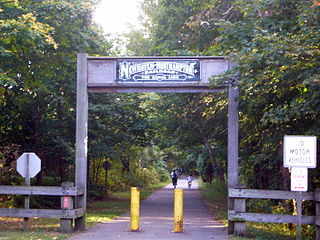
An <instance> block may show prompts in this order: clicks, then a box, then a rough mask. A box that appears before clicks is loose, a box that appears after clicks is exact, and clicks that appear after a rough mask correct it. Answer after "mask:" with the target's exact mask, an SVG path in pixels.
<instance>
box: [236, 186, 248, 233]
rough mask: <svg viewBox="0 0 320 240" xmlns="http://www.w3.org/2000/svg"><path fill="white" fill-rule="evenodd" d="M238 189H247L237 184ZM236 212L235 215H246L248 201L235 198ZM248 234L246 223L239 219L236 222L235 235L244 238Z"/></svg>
mask: <svg viewBox="0 0 320 240" xmlns="http://www.w3.org/2000/svg"><path fill="white" fill-rule="evenodd" d="M236 188H237V189H244V188H246V186H245V185H243V184H237V186H236ZM234 211H235V213H245V212H246V199H245V198H235V199H234ZM245 233H246V222H245V221H244V220H242V219H237V221H234V235H235V236H243V235H244V234H245Z"/></svg>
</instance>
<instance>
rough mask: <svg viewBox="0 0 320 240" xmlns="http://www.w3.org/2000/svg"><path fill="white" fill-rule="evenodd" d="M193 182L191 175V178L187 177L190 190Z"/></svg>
mask: <svg viewBox="0 0 320 240" xmlns="http://www.w3.org/2000/svg"><path fill="white" fill-rule="evenodd" d="M192 181H193V177H192V175H191V174H189V176H188V177H187V182H188V188H189V189H191V185H192Z"/></svg>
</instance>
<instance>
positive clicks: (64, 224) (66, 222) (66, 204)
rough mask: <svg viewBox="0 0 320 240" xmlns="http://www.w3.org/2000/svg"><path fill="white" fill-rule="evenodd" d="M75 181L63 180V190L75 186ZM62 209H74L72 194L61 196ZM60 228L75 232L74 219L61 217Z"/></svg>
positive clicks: (62, 230) (65, 231) (66, 231)
mask: <svg viewBox="0 0 320 240" xmlns="http://www.w3.org/2000/svg"><path fill="white" fill-rule="evenodd" d="M73 186H74V183H73V182H63V183H62V184H61V187H62V189H63V190H65V191H66V190H67V189H66V188H67V187H73ZM61 209H64V210H70V209H74V204H73V198H72V197H71V196H62V197H61ZM60 228H61V232H63V233H71V232H73V219H66V218H61V219H60Z"/></svg>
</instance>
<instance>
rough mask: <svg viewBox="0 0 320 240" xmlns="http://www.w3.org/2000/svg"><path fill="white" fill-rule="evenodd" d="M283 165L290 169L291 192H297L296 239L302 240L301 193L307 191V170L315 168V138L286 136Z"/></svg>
mask: <svg viewBox="0 0 320 240" xmlns="http://www.w3.org/2000/svg"><path fill="white" fill-rule="evenodd" d="M283 155H284V156H283V165H284V167H290V168H291V191H297V192H298V196H297V200H296V204H297V232H296V239H297V240H301V238H302V196H301V195H302V194H301V193H302V192H306V191H308V168H315V167H316V166H317V138H316V137H315V136H288V135H286V136H285V137H284V141H283Z"/></svg>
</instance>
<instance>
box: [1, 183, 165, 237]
mask: <svg viewBox="0 0 320 240" xmlns="http://www.w3.org/2000/svg"><path fill="white" fill-rule="evenodd" d="M167 184H168V183H159V184H156V185H153V186H150V187H146V188H142V189H140V196H141V199H142V200H143V199H145V198H147V197H148V196H149V195H150V194H151V193H153V192H154V191H156V190H157V189H160V188H162V187H164V186H165V185H167ZM129 208H130V190H128V191H123V192H116V193H110V194H108V195H107V196H105V198H104V199H103V200H99V201H92V202H91V201H89V202H88V207H87V218H86V221H87V228H90V227H92V226H94V225H96V224H99V223H103V222H108V221H110V220H111V219H113V218H115V217H117V216H120V215H121V214H123V213H125V212H126V211H128V210H129ZM22 224H23V220H22V219H21V218H4V217H0V240H64V239H68V238H69V237H70V236H71V235H72V234H63V233H60V220H59V219H49V218H32V219H31V231H29V232H23V231H22V230H21V229H22Z"/></svg>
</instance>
